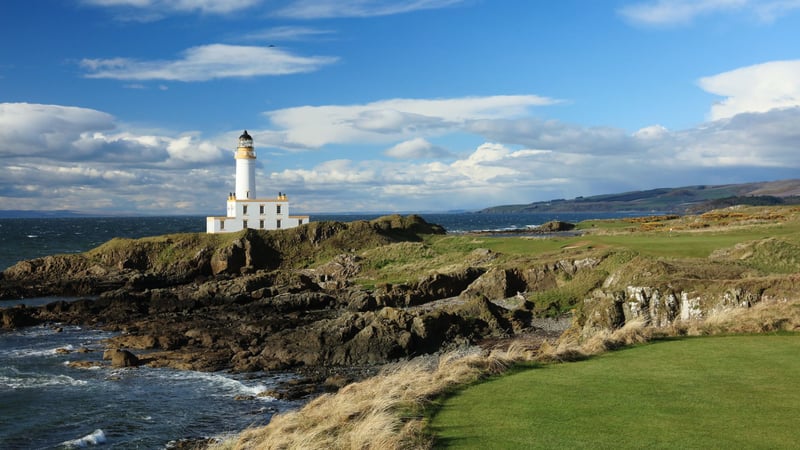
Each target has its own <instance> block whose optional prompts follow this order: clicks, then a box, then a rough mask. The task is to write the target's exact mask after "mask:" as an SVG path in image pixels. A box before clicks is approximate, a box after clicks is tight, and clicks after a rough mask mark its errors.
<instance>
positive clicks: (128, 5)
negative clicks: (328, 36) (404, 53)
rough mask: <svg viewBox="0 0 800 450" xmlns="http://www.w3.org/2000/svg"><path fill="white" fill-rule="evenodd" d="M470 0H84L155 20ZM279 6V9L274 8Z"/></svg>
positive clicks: (333, 13) (342, 12) (402, 7)
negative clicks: (263, 10)
mask: <svg viewBox="0 0 800 450" xmlns="http://www.w3.org/2000/svg"><path fill="white" fill-rule="evenodd" d="M465 1H466V0H410V1H407V0H290V1H287V2H283V3H284V4H283V5H276V6H274V7H273V5H272V2H268V1H266V0H82V3H83V4H86V5H90V6H96V7H103V8H110V9H113V10H116V11H117V12H118V13H119V14H118V16H117V17H118V18H119V19H122V20H135V21H152V20H158V19H161V18H163V17H165V16H166V15H169V14H176V13H177V14H187V13H195V12H198V13H202V14H232V13H238V12H242V11H246V10H249V9H255V8H256V7H261V8H267V7H270V11H271V13H272V14H274V15H275V16H278V17H284V18H290V19H306V20H308V19H326V18H337V17H376V16H388V15H394V14H405V13H410V12H414V11H420V10H428V9H439V8H446V7H449V6H455V5H458V4H461V3H464V2H465ZM274 8H276V9H274Z"/></svg>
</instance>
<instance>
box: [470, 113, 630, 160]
mask: <svg viewBox="0 0 800 450" xmlns="http://www.w3.org/2000/svg"><path fill="white" fill-rule="evenodd" d="M468 129H469V130H470V131H471V132H473V133H476V134H479V135H481V136H484V137H486V138H488V139H491V140H495V141H500V142H505V143H509V144H518V145H523V146H526V147H529V148H537V149H560V150H562V151H566V152H570V153H599V154H614V155H619V154H625V153H628V152H630V151H632V150H633V149H631V148H630V146H629V145H628V144H629V139H628V136H626V134H625V132H624V131H623V130H621V129H618V128H610V127H584V126H580V125H573V124H568V123H564V122H560V121H557V120H542V119H537V118H519V119H513V120H508V119H502V120H478V121H475V122H472V123H470V124H469V128H468Z"/></svg>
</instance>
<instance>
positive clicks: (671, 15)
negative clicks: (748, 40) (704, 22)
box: [619, 0, 749, 26]
mask: <svg viewBox="0 0 800 450" xmlns="http://www.w3.org/2000/svg"><path fill="white" fill-rule="evenodd" d="M748 3H749V1H748V0H651V1H648V2H640V3H636V4H633V5H628V6H624V7H622V8H621V9H620V10H619V13H620V14H622V16H623V17H625V18H626V19H628V20H630V21H631V22H634V23H637V24H641V25H658V26H661V25H674V24H685V23H689V22H691V21H692V20H693V19H694V18H695V17H697V16H700V15H705V14H711V13H716V12H724V11H730V10H736V9H740V8H743V7H745V6H747V4H748Z"/></svg>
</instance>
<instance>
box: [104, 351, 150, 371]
mask: <svg viewBox="0 0 800 450" xmlns="http://www.w3.org/2000/svg"><path fill="white" fill-rule="evenodd" d="M103 359H104V360H111V366H112V367H117V368H123V367H139V365H140V364H141V363H140V361H139V358H137V357H136V355H134V354H133V353H131V352H129V351H128V350H120V349H110V350H106V351H105V352H103Z"/></svg>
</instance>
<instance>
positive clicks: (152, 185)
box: [0, 103, 232, 214]
mask: <svg viewBox="0 0 800 450" xmlns="http://www.w3.org/2000/svg"><path fill="white" fill-rule="evenodd" d="M0 157H2V159H3V163H4V169H3V172H2V176H0V208H5V209H25V208H34V207H35V208H37V209H77V210H93V211H95V212H101V213H102V212H104V211H105V212H107V213H113V212H119V211H127V213H129V214H138V213H141V212H148V211H155V212H158V211H157V210H155V209H153V206H152V205H153V204H154V203H155V202H164V201H169V200H168V199H171V198H172V199H180V200H182V201H183V202H184V203H183V204H184V205H190V204H191V205H192V206H191V208H195V209H194V211H196V209H197V208H200V207H202V205H203V204H204V203H205V202H206V201H207V198H213V192H223V191H225V190H226V189H227V188H228V187H227V186H225V184H226V181H227V178H228V175H229V174H228V173H227V172H230V167H228V166H226V165H225V164H224V162H230V161H232V158H231V152H230V151H225V150H223V149H221V148H219V147H217V146H216V145H214V144H213V143H212V142H210V141H208V140H205V139H202V138H201V137H200V136H199V135H198V134H197V133H163V132H162V133H152V132H141V131H140V132H137V131H135V130H132V129H128V127H126V126H125V125H124V124H121V123H119V122H118V121H117V120H116V119H115V118H114V117H113V116H111V115H110V114H107V113H104V112H102V111H97V110H93V109H88V108H79V107H72V106H60V105H40V104H29V103H0ZM225 168H227V169H229V170H228V171H225V170H224V169H225ZM212 172H213V173H214V175H213V176H209V173H212ZM186 186H192V189H191V190H190V189H186ZM207 186H208V189H209V190H208V191H206V190H205V189H206V187H207ZM211 186H213V187H214V188H215V189H213V190H212V189H211ZM165 192H169V193H168V194H165ZM209 192H211V193H212V195H210V196H209V195H208V193H209ZM204 194H205V195H204ZM164 197H165V198H166V199H167V200H164V199H163V198H164ZM174 201H177V200H174ZM186 202H189V203H186ZM107 208H112V209H113V210H112V209H107ZM128 208H129V209H128ZM187 208H188V206H187ZM191 210H192V209H188V211H191ZM165 211H170V212H175V209H174V207H172V208H170V209H166V210H164V209H162V210H161V213H164V212H165Z"/></svg>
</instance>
